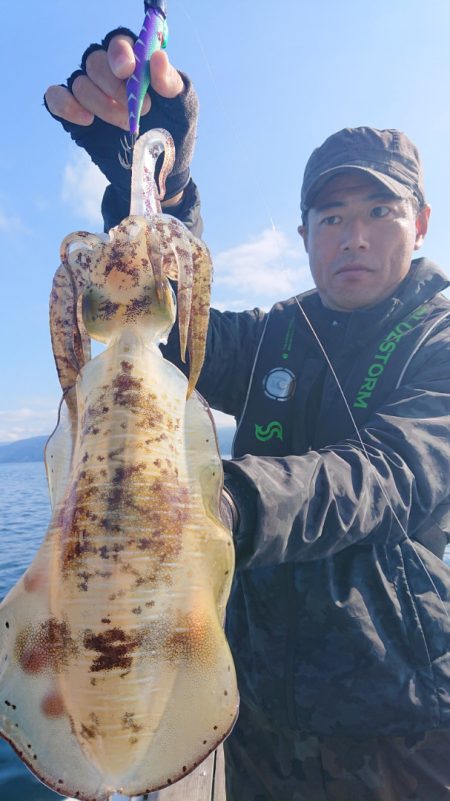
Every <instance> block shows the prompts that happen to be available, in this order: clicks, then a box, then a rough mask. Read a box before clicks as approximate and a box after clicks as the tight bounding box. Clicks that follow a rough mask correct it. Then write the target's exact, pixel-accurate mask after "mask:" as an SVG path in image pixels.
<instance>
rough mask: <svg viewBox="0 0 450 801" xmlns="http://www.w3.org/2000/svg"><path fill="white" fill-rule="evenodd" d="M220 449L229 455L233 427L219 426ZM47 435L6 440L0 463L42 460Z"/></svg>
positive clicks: (1, 450) (0, 446)
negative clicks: (13, 440)
mask: <svg viewBox="0 0 450 801" xmlns="http://www.w3.org/2000/svg"><path fill="white" fill-rule="evenodd" d="M217 435H218V437H219V445H220V451H221V453H222V454H223V455H224V456H229V454H230V452H231V443H232V442H233V437H234V428H232V427H227V428H219V429H218V430H217ZM47 440H48V436H44V437H30V438H29V439H19V440H17V441H16V442H6V443H3V444H1V445H0V464H4V463H5V462H43V461H44V447H45V443H46V442H47Z"/></svg>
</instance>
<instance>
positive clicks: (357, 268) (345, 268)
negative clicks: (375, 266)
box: [335, 264, 373, 275]
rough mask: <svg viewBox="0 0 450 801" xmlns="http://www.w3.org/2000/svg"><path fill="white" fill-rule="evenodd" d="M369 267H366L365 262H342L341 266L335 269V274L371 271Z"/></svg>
mask: <svg viewBox="0 0 450 801" xmlns="http://www.w3.org/2000/svg"><path fill="white" fill-rule="evenodd" d="M371 272H373V270H371V268H370V267H366V265H365V264H343V265H342V267H339V268H338V269H337V270H336V273H335V275H343V274H345V273H349V274H351V273H371Z"/></svg>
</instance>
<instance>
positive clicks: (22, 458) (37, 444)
mask: <svg viewBox="0 0 450 801" xmlns="http://www.w3.org/2000/svg"><path fill="white" fill-rule="evenodd" d="M47 439H48V437H30V438H29V439H18V440H16V442H6V443H3V444H2V445H0V464H2V463H4V462H42V461H43V460H44V446H45V443H46V442H47Z"/></svg>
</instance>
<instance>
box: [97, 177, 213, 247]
mask: <svg viewBox="0 0 450 801" xmlns="http://www.w3.org/2000/svg"><path fill="white" fill-rule="evenodd" d="M163 211H164V213H165V214H170V215H172V217H176V218H177V219H178V220H180V221H181V222H182V223H184V224H185V226H186V228H189V230H190V231H191V233H192V234H194V236H196V237H198V238H200V237H201V235H202V233H203V221H202V217H201V213H200V195H199V192H198V189H197V186H196V185H195V184H194V182H193V180H192V178H191V179H190V180H189V183H188V185H187V186H186V188H185V190H184V193H183V199H182V201H181V203H179V204H178V205H177V206H169V207H167V208H166V209H163ZM129 213H130V194H129V191H128V190H127V191H122V189H121V187H120V186H119V185H117V186H113V185H112V184H109V186H107V187H106V190H105V194H104V195H103V201H102V215H103V221H104V227H105V231H109V229H110V228H114V227H115V226H116V225H118V224H119V223H120V222H121V221H122V220H123V219H124V218H125V217H127V216H128V215H129Z"/></svg>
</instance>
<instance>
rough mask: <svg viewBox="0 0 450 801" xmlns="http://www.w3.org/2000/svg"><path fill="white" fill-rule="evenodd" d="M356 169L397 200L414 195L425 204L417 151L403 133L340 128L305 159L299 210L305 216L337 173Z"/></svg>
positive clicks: (420, 202) (420, 204)
mask: <svg viewBox="0 0 450 801" xmlns="http://www.w3.org/2000/svg"><path fill="white" fill-rule="evenodd" d="M352 170H358V171H360V172H365V173H368V174H369V175H371V176H372V177H373V178H376V180H377V181H380V183H382V184H384V186H386V187H387V188H388V189H389V190H390V191H391V192H392V193H393V194H395V195H399V196H400V197H408V195H411V194H412V195H414V196H415V197H416V198H417V200H418V202H419V206H423V205H424V204H425V189H424V185H423V172H422V165H421V163H420V156H419V151H418V150H417V148H416V146H415V145H414V144H413V143H412V142H411V140H410V139H408V137H407V136H406V134H404V133H402V132H401V131H396V130H395V129H391V128H389V129H387V130H384V131H380V130H378V129H377V128H367V127H361V128H343V130H342V131H338V132H337V133H335V134H332V136H329V137H328V139H326V140H325V142H324V143H323V145H321V146H320V147H318V148H316V150H314V151H313V152H312V154H311V156H310V157H309V159H308V162H307V164H306V168H305V174H304V176H303V184H302V193H301V202H300V207H301V210H302V214H303V215H305V214H306V213H307V212H308V210H309V209H310V208H311V207H312V206H313V204H314V198H315V196H316V195H317V193H318V192H319V190H320V189H322V187H323V186H325V184H326V183H327V182H328V181H329V180H330V178H333V176H334V175H338V174H339V173H345V172H350V171H352Z"/></svg>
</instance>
